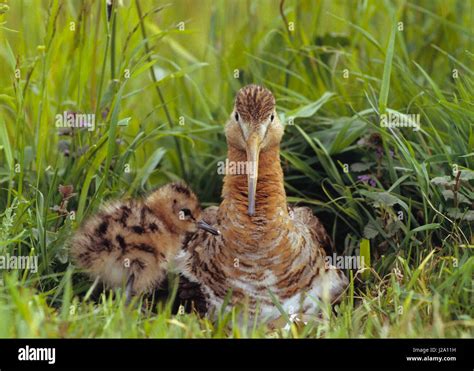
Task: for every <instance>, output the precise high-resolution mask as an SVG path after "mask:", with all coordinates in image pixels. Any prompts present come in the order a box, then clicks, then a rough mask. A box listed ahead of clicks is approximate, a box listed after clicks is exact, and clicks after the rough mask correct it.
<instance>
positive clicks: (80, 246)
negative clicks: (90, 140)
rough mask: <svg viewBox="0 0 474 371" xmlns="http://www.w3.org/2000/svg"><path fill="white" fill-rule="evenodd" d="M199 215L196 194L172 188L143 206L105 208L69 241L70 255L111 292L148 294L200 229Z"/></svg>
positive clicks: (137, 202) (135, 202)
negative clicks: (127, 286)
mask: <svg viewBox="0 0 474 371" xmlns="http://www.w3.org/2000/svg"><path fill="white" fill-rule="evenodd" d="M200 214H201V209H200V206H199V202H198V199H197V197H196V196H195V195H194V193H192V192H191V191H190V190H189V188H188V187H186V186H185V185H183V184H179V183H172V184H169V185H166V186H164V187H162V188H160V189H158V190H157V191H155V192H153V193H152V194H151V195H150V196H148V197H147V198H146V199H145V200H125V201H114V202H111V203H108V204H106V205H105V206H104V207H103V208H102V209H101V210H100V211H99V212H98V213H97V214H96V215H94V216H92V217H91V218H90V219H88V220H87V221H86V222H85V223H84V224H83V226H82V227H81V228H80V230H79V231H78V232H77V233H76V235H75V236H74V237H73V239H72V241H71V254H72V256H73V259H74V261H75V262H76V263H77V264H78V265H79V266H80V267H81V268H84V269H85V270H86V271H87V272H88V273H89V274H90V275H91V276H92V277H93V278H97V277H99V278H100V279H101V280H102V281H103V282H104V283H105V284H106V285H108V286H109V287H112V288H113V287H122V286H124V284H125V283H126V282H129V284H130V289H131V290H132V292H133V293H134V294H140V293H143V292H148V291H151V290H152V289H154V288H157V287H159V286H160V284H161V283H162V282H163V281H164V280H165V278H166V275H167V271H168V269H169V268H170V265H171V263H172V262H173V259H174V257H175V255H176V254H177V252H178V250H179V248H180V247H181V245H182V243H183V241H184V239H185V238H186V236H187V234H188V233H193V232H195V231H196V230H197V228H198V227H199V223H201V222H198V220H199V217H200Z"/></svg>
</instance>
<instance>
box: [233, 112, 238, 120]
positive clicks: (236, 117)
mask: <svg viewBox="0 0 474 371" xmlns="http://www.w3.org/2000/svg"><path fill="white" fill-rule="evenodd" d="M234 117H235V121H239V113H238V112H235V115H234Z"/></svg>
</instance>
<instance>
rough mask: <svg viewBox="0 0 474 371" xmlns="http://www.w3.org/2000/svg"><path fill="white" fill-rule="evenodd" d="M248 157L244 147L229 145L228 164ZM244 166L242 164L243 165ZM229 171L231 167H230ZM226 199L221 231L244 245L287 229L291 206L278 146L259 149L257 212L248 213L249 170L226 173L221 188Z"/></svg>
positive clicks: (263, 239) (220, 213)
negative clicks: (234, 173) (288, 203)
mask: <svg viewBox="0 0 474 371" xmlns="http://www.w3.org/2000/svg"><path fill="white" fill-rule="evenodd" d="M245 161H247V156H246V153H245V152H244V151H241V150H239V149H237V148H235V147H232V146H229V149H228V164H230V166H233V165H234V166H237V168H239V167H238V165H236V164H238V163H242V162H245ZM240 168H241V167H240ZM228 172H229V171H228ZM222 197H223V201H222V204H221V206H220V208H219V219H220V224H221V226H223V229H222V230H221V233H222V234H223V237H224V238H225V239H226V240H227V241H231V240H232V241H239V243H241V244H242V245H244V247H245V245H247V247H248V248H251V247H252V246H255V247H257V245H261V244H264V243H265V240H272V239H274V238H275V236H274V235H275V233H278V234H280V233H284V231H285V230H286V229H288V207H287V203H286V194H285V188H284V183H283V171H282V168H281V165H280V149H279V147H278V146H276V147H274V148H270V149H268V150H266V151H262V152H260V157H259V166H258V180H257V191H256V195H255V215H253V216H249V215H248V214H247V210H248V185H247V175H246V174H236V175H233V174H226V175H225V177H224V186H223V190H222Z"/></svg>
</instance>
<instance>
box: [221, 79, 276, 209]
mask: <svg viewBox="0 0 474 371" xmlns="http://www.w3.org/2000/svg"><path fill="white" fill-rule="evenodd" d="M225 133H226V138H227V144H228V145H229V146H232V147H234V148H236V149H238V150H241V151H245V152H246V154H247V164H248V166H247V169H251V171H247V179H248V214H249V215H254V213H255V193H256V190H257V179H258V161H259V156H260V152H264V151H266V150H268V149H271V148H275V147H278V146H279V145H280V142H281V138H282V136H283V126H282V124H281V122H280V120H279V118H278V115H277V113H276V111H275V98H274V97H273V94H272V93H271V92H270V91H269V90H268V89H265V88H264V87H261V86H258V85H247V86H245V87H243V88H242V89H240V90H239V92H238V93H237V96H236V98H235V104H234V110H233V111H232V114H231V116H230V119H229V121H228V123H227V125H226V131H225Z"/></svg>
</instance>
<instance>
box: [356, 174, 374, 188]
mask: <svg viewBox="0 0 474 371" xmlns="http://www.w3.org/2000/svg"><path fill="white" fill-rule="evenodd" d="M357 180H360V181H361V182H362V183H365V184H368V185H370V186H371V187H375V186H376V185H377V183H376V182H375V179H374V178H373V177H372V175H370V174H365V175H359V176H358V177H357Z"/></svg>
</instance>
